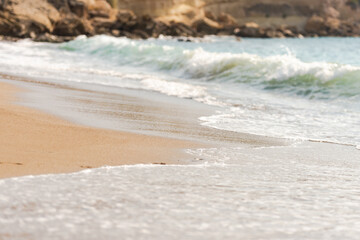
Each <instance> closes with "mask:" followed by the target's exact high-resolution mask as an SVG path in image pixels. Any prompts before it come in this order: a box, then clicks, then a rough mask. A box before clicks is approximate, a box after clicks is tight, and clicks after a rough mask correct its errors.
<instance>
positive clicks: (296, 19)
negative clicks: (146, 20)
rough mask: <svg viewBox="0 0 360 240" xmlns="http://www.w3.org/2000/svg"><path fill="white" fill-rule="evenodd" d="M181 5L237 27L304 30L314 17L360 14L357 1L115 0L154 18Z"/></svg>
mask: <svg viewBox="0 0 360 240" xmlns="http://www.w3.org/2000/svg"><path fill="white" fill-rule="evenodd" d="M180 4H187V5H190V6H196V7H198V8H203V9H204V10H205V11H207V12H211V13H212V14H213V15H215V16H218V15H220V14H222V13H228V14H230V15H232V16H233V17H234V18H235V19H236V21H237V22H238V23H239V24H244V23H246V22H256V23H257V24H259V25H260V26H261V27H271V26H272V27H274V26H280V25H282V24H286V25H291V26H296V27H298V28H300V29H303V28H304V27H305V24H306V22H307V20H308V19H309V18H310V17H311V16H313V15H318V16H321V17H335V18H340V19H342V20H347V19H357V18H359V17H358V16H359V15H360V14H359V10H358V6H357V5H359V1H357V0H118V7H120V8H128V9H131V10H133V11H134V12H135V13H136V14H139V15H144V14H147V15H150V16H153V17H159V16H165V15H171V14H172V11H173V8H176V7H177V6H178V5H180Z"/></svg>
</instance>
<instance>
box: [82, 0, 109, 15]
mask: <svg viewBox="0 0 360 240" xmlns="http://www.w3.org/2000/svg"><path fill="white" fill-rule="evenodd" d="M86 3H87V8H88V11H89V16H90V18H94V17H102V18H110V17H111V15H112V12H113V9H112V8H111V6H110V4H109V3H108V2H107V1H105V0H92V1H91V0H86Z"/></svg>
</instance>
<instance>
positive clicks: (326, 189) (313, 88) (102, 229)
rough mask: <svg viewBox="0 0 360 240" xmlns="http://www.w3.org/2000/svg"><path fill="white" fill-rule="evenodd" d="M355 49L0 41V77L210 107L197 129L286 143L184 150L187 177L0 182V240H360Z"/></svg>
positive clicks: (106, 175) (102, 172)
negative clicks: (146, 95)
mask: <svg viewBox="0 0 360 240" xmlns="http://www.w3.org/2000/svg"><path fill="white" fill-rule="evenodd" d="M359 45H360V39H358V38H313V39H312V38H311V39H310V38H309V39H243V40H241V41H238V40H237V39H235V38H232V37H206V38H204V39H193V42H186V41H179V39H173V38H165V37H163V38H160V39H149V40H130V39H126V38H114V37H109V36H96V37H92V38H87V37H83V36H82V37H78V38H77V39H76V40H74V41H71V42H68V43H62V44H49V43H34V42H31V41H29V40H23V41H19V42H17V43H13V42H0V56H1V58H0V72H1V73H4V74H9V75H13V76H22V77H26V78H29V79H35V80H36V81H39V82H46V83H55V82H56V83H66V84H68V85H69V86H71V85H72V84H73V85H88V86H89V85H90V86H92V88H94V89H96V88H97V87H98V88H102V90H104V89H111V91H112V92H116V91H120V90H121V89H131V90H134V91H135V92H136V91H138V94H140V95H141V94H143V93H144V92H151V93H154V92H155V93H157V94H160V95H164V96H168V98H169V99H173V100H174V99H175V100H176V99H179V100H180V99H181V100H182V99H186V100H188V101H192V102H194V104H195V103H196V104H198V105H199V104H200V105H203V106H204V108H205V107H209V106H210V107H213V109H215V110H214V111H213V112H212V113H211V114H205V115H204V116H200V117H198V119H197V121H196V122H195V123H196V124H199V125H202V126H205V127H209V128H210V129H220V130H225V131H229V133H230V132H232V133H234V132H235V133H236V132H238V133H245V134H253V135H258V136H264V137H273V138H280V139H284V141H287V142H288V143H290V144H286V145H284V146H254V147H250V148H249V147H244V146H242V145H241V144H239V146H236V144H235V145H234V144H233V145H231V147H230V146H221V147H218V148H210V149H188V150H187V152H188V153H189V154H190V155H191V156H193V158H194V159H201V161H200V160H199V161H192V162H191V163H190V164H188V165H184V166H148V165H139V166H131V167H130V166H122V167H111V168H110V167H107V168H101V169H93V170H86V171H83V172H79V173H74V174H60V175H44V176H35V177H32V176H30V177H22V178H13V179H6V180H0V226H1V227H0V239H2V238H4V239H28V238H34V239H49V238H51V239H70V238H74V237H78V238H79V239H100V238H102V239H117V238H118V237H119V236H122V238H121V239H149V238H150V239H169V238H170V239H234V238H245V239H304V238H306V239H338V238H340V237H341V238H344V239H357V238H358V236H359V233H360V232H359V230H358V229H360V188H359V186H360V178H359V174H360V164H359V163H360V151H359V150H358V149H360V57H359V56H360V48H359ZM104 86H105V87H107V88H103V87H104ZM105 91H106V90H105Z"/></svg>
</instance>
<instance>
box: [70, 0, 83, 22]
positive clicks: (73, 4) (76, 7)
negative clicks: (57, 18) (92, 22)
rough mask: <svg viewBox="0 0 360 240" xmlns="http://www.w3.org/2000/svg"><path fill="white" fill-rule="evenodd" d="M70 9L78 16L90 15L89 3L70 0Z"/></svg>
mask: <svg viewBox="0 0 360 240" xmlns="http://www.w3.org/2000/svg"><path fill="white" fill-rule="evenodd" d="M68 3H69V8H70V11H71V12H73V13H74V14H76V15H77V16H78V17H86V18H87V17H88V8H87V5H86V4H85V3H84V2H82V1H78V0H69V1H68Z"/></svg>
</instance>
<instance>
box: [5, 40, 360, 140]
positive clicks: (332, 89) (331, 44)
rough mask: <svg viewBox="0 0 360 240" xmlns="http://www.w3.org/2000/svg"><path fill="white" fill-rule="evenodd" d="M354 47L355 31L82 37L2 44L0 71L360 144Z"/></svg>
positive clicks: (228, 126)
mask: <svg viewBox="0 0 360 240" xmlns="http://www.w3.org/2000/svg"><path fill="white" fill-rule="evenodd" d="M358 45H359V40H358V39H357V38H314V39H243V40H242V41H237V40H236V39H234V38H230V37H224V38H218V37H208V38H205V39H194V42H192V43H188V42H179V41H178V40H176V39H167V38H164V39H150V40H145V41H143V40H130V39H126V38H113V37H108V36H97V37H93V38H86V37H79V38H78V39H76V40H74V41H71V42H69V43H64V44H58V45H53V44H46V43H32V42H29V41H22V42H19V43H1V44H0V51H1V54H2V59H1V60H0V63H1V69H0V70H1V71H3V72H8V73H15V74H26V75H29V76H38V77H40V78H42V79H44V81H46V79H50V78H54V76H55V78H56V79H57V80H60V81H67V82H77V83H79V82H80V83H81V82H84V83H93V84H102V85H109V86H115V87H121V88H133V89H143V90H148V91H157V92H160V93H163V94H166V95H170V96H174V97H178V98H189V99H193V100H195V101H198V102H202V103H204V104H209V105H215V106H220V107H221V110H220V111H218V112H217V113H216V114H214V115H211V116H203V117H202V118H201V119H200V120H201V121H202V124H203V125H206V126H210V127H214V128H219V129H224V130H231V131H237V132H244V133H251V134H257V135H264V136H272V137H281V138H290V139H305V140H306V139H307V140H315V141H327V142H334V143H342V144H350V145H353V146H359V145H360V134H359V133H360V59H359V57H358V56H359V54H360V50H359V48H358ZM19 66H21V68H20V67H19ZM39 68H41V73H39V71H38V69H39Z"/></svg>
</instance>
